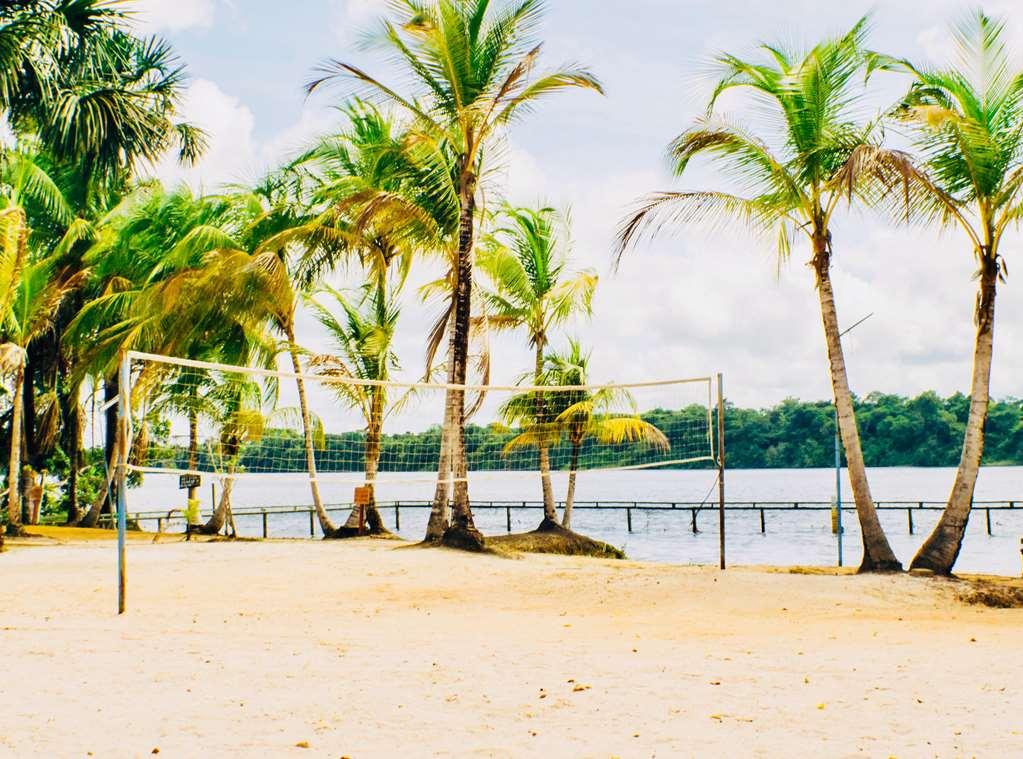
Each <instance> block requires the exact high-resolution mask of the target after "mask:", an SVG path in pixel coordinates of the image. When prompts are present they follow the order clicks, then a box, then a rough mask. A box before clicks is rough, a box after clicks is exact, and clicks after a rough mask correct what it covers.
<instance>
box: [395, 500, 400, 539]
mask: <svg viewBox="0 0 1023 759" xmlns="http://www.w3.org/2000/svg"><path fill="white" fill-rule="evenodd" d="M400 529H401V501H395V502H394V531H395V532H397V531H398V530H400Z"/></svg>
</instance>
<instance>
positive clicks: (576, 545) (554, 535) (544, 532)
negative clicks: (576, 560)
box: [490, 518, 625, 559]
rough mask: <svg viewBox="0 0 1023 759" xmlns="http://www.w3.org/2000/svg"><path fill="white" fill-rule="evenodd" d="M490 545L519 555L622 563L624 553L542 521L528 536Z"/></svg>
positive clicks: (497, 539)
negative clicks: (584, 558) (594, 559)
mask: <svg viewBox="0 0 1023 759" xmlns="http://www.w3.org/2000/svg"><path fill="white" fill-rule="evenodd" d="M490 543H491V544H492V545H493V546H494V547H496V548H500V549H505V550H511V551H522V552H523V553H551V554H558V555H561V556H590V557H593V558H598V559H624V558H625V552H624V551H622V550H621V549H619V548H615V547H614V546H612V545H610V544H608V543H605V542H603V541H601V540H594V539H593V538H588V537H586V536H585V535H580V534H579V533H577V532H572V530H569V529H567V528H565V527H562V526H561V525H560V524H558V523H557V522H554V521H552V520H550V519H547V518H544V520H543V521H542V522H541V523H540V526H539V527H537V528H536V529H535V530H533V531H532V532H526V533H521V534H518V535H500V536H497V537H493V538H490Z"/></svg>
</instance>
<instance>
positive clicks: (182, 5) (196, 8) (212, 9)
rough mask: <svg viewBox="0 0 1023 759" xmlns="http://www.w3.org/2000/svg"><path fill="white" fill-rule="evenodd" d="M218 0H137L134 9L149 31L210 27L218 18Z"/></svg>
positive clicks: (144, 27) (137, 17) (138, 20)
mask: <svg viewBox="0 0 1023 759" xmlns="http://www.w3.org/2000/svg"><path fill="white" fill-rule="evenodd" d="M216 6H217V0H137V1H136V2H135V3H134V6H133V8H132V10H133V11H134V12H135V14H136V15H135V20H136V22H137V23H138V25H139V26H140V27H141V28H142V29H144V30H145V31H147V32H161V31H168V32H179V31H182V30H185V29H195V28H198V29H209V28H210V27H212V26H213V22H214V20H215V18H216V10H217V8H216Z"/></svg>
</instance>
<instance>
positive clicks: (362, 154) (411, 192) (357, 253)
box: [281, 99, 459, 540]
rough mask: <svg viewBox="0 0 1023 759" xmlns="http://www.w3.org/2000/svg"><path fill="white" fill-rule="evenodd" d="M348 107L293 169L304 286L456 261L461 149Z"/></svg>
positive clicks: (442, 489)
mask: <svg viewBox="0 0 1023 759" xmlns="http://www.w3.org/2000/svg"><path fill="white" fill-rule="evenodd" d="M341 110H342V112H343V113H344V114H345V117H346V119H347V121H348V125H347V127H346V128H345V129H343V130H342V131H341V132H339V133H338V134H333V135H328V136H327V137H325V138H323V139H321V140H320V141H319V143H318V144H316V145H315V146H314V147H313V148H312V149H310V150H309V151H308V152H307V153H306V154H305V155H303V156H300V157H299V158H298V159H297V160H296V161H295V162H294V163H293V164H292V167H291V170H292V171H293V172H295V174H296V175H297V176H298V177H299V178H300V184H299V186H301V187H302V188H304V193H303V195H304V196H307V197H306V199H305V200H304V201H303V202H304V203H305V204H306V205H307V206H308V208H309V213H308V215H307V216H308V218H306V219H304V220H303V221H302V222H301V223H300V224H299V225H298V226H296V227H294V228H293V229H290V230H286V231H285V232H282V234H281V237H282V238H284V239H286V240H289V241H292V242H295V243H298V244H299V245H300V246H301V249H302V254H301V257H300V259H299V261H298V263H297V266H296V273H297V274H298V277H299V279H300V281H301V282H302V283H303V285H305V286H312V285H313V284H314V283H315V282H317V281H318V280H319V279H321V278H322V276H323V275H324V274H325V273H326V272H327V271H328V270H333V269H336V268H338V267H339V266H342V265H346V264H350V263H358V264H359V265H360V266H361V268H362V269H363V270H364V271H366V272H367V275H368V276H369V277H371V278H374V279H378V280H386V279H387V278H388V277H389V276H390V275H391V274H392V273H395V274H397V275H398V276H402V277H403V276H404V275H405V273H407V271H408V269H409V267H410V266H411V263H412V261H413V259H414V258H417V257H423V256H437V255H439V256H440V257H441V258H442V259H443V260H444V261H445V262H447V263H449V265H451V264H450V262H451V261H452V260H453V259H454V258H455V256H454V255H452V251H454V250H455V249H456V248H457V233H458V223H459V207H458V198H457V196H456V195H455V194H454V193H453V192H452V191H451V188H450V181H449V178H450V177H451V176H452V166H453V160H452V156H451V151H450V150H449V149H448V148H447V147H446V146H443V145H441V146H430V145H425V144H423V143H421V142H419V141H417V140H416V139H415V135H414V134H412V133H411V132H410V131H409V129H408V126H407V125H405V124H403V123H401V122H400V121H399V120H397V119H395V118H394V117H392V116H388V115H386V114H384V113H383V112H382V111H381V110H380V109H379V108H377V107H375V106H374V105H372V104H370V103H367V102H365V101H362V100H358V99H355V100H352V101H350V102H347V103H345V104H344V105H343V106H342V108H341ZM448 279H450V277H449V278H448ZM445 281H447V280H445ZM427 289H428V290H429V291H430V292H433V291H434V288H432V287H428V288H427ZM453 292H454V288H450V289H447V290H445V291H444V292H443V295H444V297H445V305H446V306H447V307H446V308H445V309H444V312H443V314H442V315H441V317H440V319H439V320H438V323H437V324H438V325H439V326H435V327H434V329H433V330H432V331H431V337H430V340H429V341H428V348H427V366H428V370H427V375H428V376H432V372H431V371H430V367H432V366H433V357H434V355H435V354H436V351H437V347H438V345H439V344H440V343H441V342H442V341H443V340H444V337H445V334H446V333H445V327H446V325H447V324H448V323H449V322H450V320H451V319H450V317H451V314H452V312H453V309H452V305H451V304H452V303H453ZM450 427H451V425H450V424H449V423H447V422H446V423H445V425H444V428H445V435H444V438H445V444H444V445H442V451H441V466H440V468H439V470H440V472H444V474H443V475H441V474H438V482H437V491H436V494H435V497H434V507H433V510H432V511H431V515H430V519H429V522H428V525H427V539H428V540H439V539H440V538H441V536H442V535H443V533H444V529H445V528H446V527H447V526H448V517H447V509H448V496H449V486H450V477H451V475H450V474H449V471H450V456H449V450H450V446H449V445H448V444H447V438H448V437H449V435H447V434H446V433H447V431H448V430H449V429H450Z"/></svg>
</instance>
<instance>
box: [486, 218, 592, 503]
mask: <svg viewBox="0 0 1023 759" xmlns="http://www.w3.org/2000/svg"><path fill="white" fill-rule="evenodd" d="M496 224H497V229H496V230H495V231H494V232H493V234H492V235H491V236H490V237H489V238H488V240H487V242H486V245H485V246H484V249H483V251H482V252H481V254H480V259H479V267H480V270H481V271H482V272H484V274H485V275H486V277H487V279H488V280H489V282H490V287H488V288H485V289H484V290H483V292H482V296H483V300H484V302H485V303H486V305H487V310H488V321H489V323H490V324H491V326H492V327H495V328H497V329H523V330H525V332H526V334H527V335H528V336H529V345H530V347H531V348H532V349H533V352H534V357H535V364H534V372H533V383H534V384H535V385H541V384H543V372H544V353H545V351H546V350H547V345H548V341H549V340H550V335H551V332H552V330H554V329H556V328H557V327H559V326H561V325H562V324H564V323H565V322H566V321H568V320H569V319H570V318H572V317H573V316H576V315H589V313H590V309H591V305H592V302H593V292H594V290H595V289H596V287H597V275H596V274H595V273H594V272H593V271H592V270H585V271H578V272H575V271H571V270H570V269H569V268H568V266H569V252H570V250H569V242H568V221H567V219H566V218H564V217H563V216H562V215H561V214H559V213H558V212H557V211H555V210H554V209H553V208H540V209H535V210H534V209H530V208H513V207H511V206H506V207H505V208H503V209H502V210H501V211H500V213H499V215H498V217H497V221H496ZM533 402H534V409H533V415H534V421H535V425H534V428H533V429H534V434H536V435H539V431H540V429H541V428H544V427H551V426H552V425H551V424H550V422H551V420H553V416H552V415H551V414H550V412H549V410H548V408H547V406H548V400H547V394H546V393H543V392H535V393H533ZM553 431H556V428H555V430H553ZM536 447H537V451H538V459H539V468H540V482H541V489H542V492H543V506H544V520H546V521H548V522H552V523H554V522H557V520H558V515H557V511H556V510H555V506H554V490H553V488H552V487H551V465H550V451H549V448H550V444H549V443H547V442H545V441H544V440H543V439H542V436H540V437H539V438H538V439H537V440H536Z"/></svg>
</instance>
